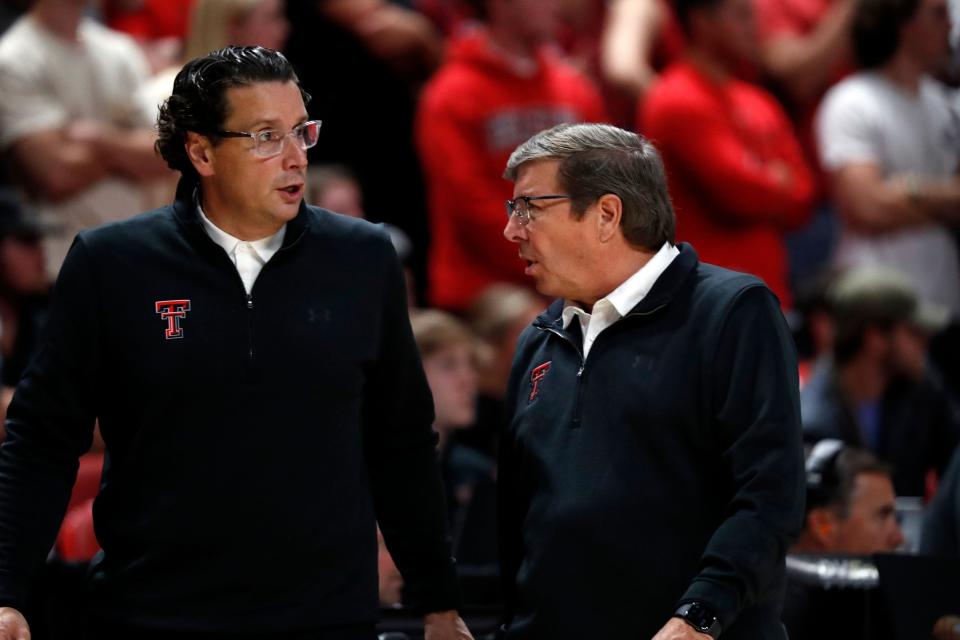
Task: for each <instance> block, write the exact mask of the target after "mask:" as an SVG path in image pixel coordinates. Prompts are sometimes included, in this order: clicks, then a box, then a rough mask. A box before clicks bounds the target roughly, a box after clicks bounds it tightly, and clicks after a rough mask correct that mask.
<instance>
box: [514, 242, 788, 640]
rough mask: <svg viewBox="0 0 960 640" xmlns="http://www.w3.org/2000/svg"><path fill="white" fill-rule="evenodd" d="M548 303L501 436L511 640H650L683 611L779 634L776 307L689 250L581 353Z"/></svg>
mask: <svg viewBox="0 0 960 640" xmlns="http://www.w3.org/2000/svg"><path fill="white" fill-rule="evenodd" d="M562 308H563V302H562V301H557V302H555V303H554V304H553V305H552V306H551V307H550V308H549V309H548V310H547V311H546V313H544V314H543V315H542V316H540V318H538V319H537V320H536V321H535V322H534V323H533V325H532V326H531V327H528V328H527V330H526V331H525V332H524V333H523V335H522V336H521V338H520V341H519V346H518V350H517V354H516V358H515V360H514V366H513V372H512V374H511V380H510V386H509V389H510V397H509V398H508V402H507V408H508V412H510V414H511V420H510V422H509V427H508V429H507V432H506V433H505V434H504V436H503V438H502V440H501V448H502V450H501V457H500V472H499V482H500V505H501V514H500V527H501V540H500V544H501V547H500V554H501V562H502V565H503V567H502V568H503V574H504V583H505V588H506V593H507V601H508V607H507V619H508V631H507V633H506V637H507V638H510V639H511V640H512V639H521V638H522V639H526V638H551V639H565V638H570V639H573V638H651V637H653V636H654V634H655V633H656V632H657V630H658V629H660V627H662V626H663V625H664V624H665V623H666V622H667V621H668V620H669V618H670V616H671V615H672V614H673V612H674V611H675V610H676V608H677V607H678V606H679V605H681V604H683V603H686V602H691V601H700V602H702V603H704V604H705V605H707V606H708V607H709V608H710V609H711V610H712V611H714V612H715V614H716V615H717V616H718V617H719V618H720V620H721V623H722V625H723V633H722V637H723V638H724V639H728V638H729V639H735V638H754V639H756V638H764V639H772V638H785V635H784V633H783V630H782V627H781V625H780V622H779V617H780V609H781V606H782V598H783V590H784V584H785V583H784V555H785V553H786V549H787V547H788V544H789V542H790V540H791V538H792V537H794V536H795V535H796V534H797V533H798V532H799V530H800V527H801V526H802V523H803V512H804V510H803V505H804V476H803V454H802V447H801V435H800V412H799V406H798V382H797V363H796V355H795V351H794V347H793V342H792V339H791V336H790V332H789V331H788V329H787V326H786V323H785V322H784V319H783V316H782V314H781V312H780V308H779V304H778V302H777V299H776V297H775V296H774V295H773V294H772V293H771V292H770V290H769V289H768V288H767V287H766V286H764V285H763V283H762V282H761V281H759V280H757V279H756V278H754V277H752V276H748V275H743V274H739V273H735V272H732V271H727V270H725V269H720V268H718V267H714V266H712V265H707V264H701V263H700V262H699V260H698V259H697V256H696V253H695V252H694V251H693V249H692V248H691V247H690V246H689V245H680V254H679V255H678V256H677V257H676V258H675V259H674V261H673V263H671V265H670V266H669V267H668V268H667V270H666V271H665V272H664V273H663V274H662V275H661V277H660V278H659V279H658V280H657V282H656V283H655V284H654V286H653V289H652V290H651V291H650V293H649V294H648V295H647V296H646V297H645V298H644V299H643V300H642V301H641V302H640V303H639V304H638V305H637V307H636V308H634V309H633V310H632V311H631V312H630V313H629V314H627V315H626V316H625V317H624V318H622V319H620V320H619V321H618V322H617V323H615V324H614V325H612V326H611V327H609V328H608V329H606V330H605V331H604V332H603V333H601V334H600V335H599V336H598V337H597V339H596V341H595V342H594V344H593V346H592V348H591V351H590V354H589V357H588V358H587V359H586V361H584V360H583V358H582V348H581V345H582V341H581V338H580V334H579V331H578V323H576V322H574V323H572V324H571V326H572V327H573V328H574V330H575V331H568V330H565V329H564V328H563V326H562V319H561V311H562Z"/></svg>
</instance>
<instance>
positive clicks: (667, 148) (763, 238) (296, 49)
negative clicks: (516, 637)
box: [0, 0, 960, 638]
mask: <svg viewBox="0 0 960 640" xmlns="http://www.w3.org/2000/svg"><path fill="white" fill-rule="evenodd" d="M951 16H952V20H951ZM951 24H952V25H953V27H951ZM958 25H960V2H957V1H952V4H951V0H406V1H402V0H396V1H394V2H390V1H389V0H286V1H284V0H99V1H94V0H34V1H33V2H30V1H28V0H7V1H6V2H5V3H4V4H2V5H0V154H2V158H3V163H2V166H0V358H2V365H0V382H2V385H3V386H2V396H0V400H2V407H5V406H6V404H7V403H8V402H9V400H10V397H11V396H12V393H13V389H14V388H15V386H16V384H17V381H18V379H19V376H20V374H21V373H22V371H23V369H24V368H25V367H26V366H27V364H28V362H29V359H30V355H31V353H32V352H33V349H34V347H35V346H36V344H37V342H38V341H39V340H40V339H41V338H40V336H41V335H42V326H43V322H44V315H45V309H46V301H47V297H48V295H49V290H50V287H51V285H52V283H53V282H54V280H55V278H56V274H57V271H58V269H59V266H60V263H61V262H62V260H63V258H64V256H65V254H66V251H67V250H68V248H69V247H70V243H71V241H72V239H73V237H74V235H75V234H76V233H77V232H78V231H79V230H81V229H83V228H87V227H90V226H93V225H98V224H103V223H107V222H110V221H114V220H120V219H123V218H127V217H130V216H132V215H135V214H137V213H140V212H142V211H145V210H148V209H150V208H153V207H155V206H159V205H161V204H163V203H165V202H168V201H170V200H171V199H172V197H173V194H174V190H175V186H176V176H175V174H174V173H173V172H171V171H170V170H169V169H168V168H167V167H165V166H164V165H163V163H162V161H161V160H160V159H159V157H158V156H157V155H156V154H155V153H154V148H153V144H154V139H155V133H154V124H155V120H156V116H157V112H158V107H159V105H160V104H161V103H162V102H163V100H164V98H165V97H166V96H167V95H168V94H169V92H170V89H171V87H172V83H173V78H174V76H175V75H176V73H177V71H178V70H179V68H180V67H181V66H182V65H183V63H184V62H185V61H187V60H189V59H191V58H193V57H195V56H197V55H201V54H202V53H205V52H207V51H210V50H213V49H218V48H220V47H222V46H225V45H227V44H251V45H252V44H257V45H262V46H265V47H269V48H273V49H278V50H281V51H283V52H285V54H286V55H287V56H288V58H289V59H290V60H291V61H292V62H293V64H294V66H295V67H296V68H297V70H298V74H299V75H300V79H301V81H302V84H303V86H304V88H305V89H306V90H307V91H309V92H310V93H311V94H312V96H313V99H312V101H311V102H310V104H309V107H308V108H309V112H310V116H311V118H315V119H318V120H322V121H323V123H324V124H323V130H322V132H321V134H320V142H319V144H318V145H317V146H316V147H315V148H313V149H312V150H311V156H310V160H311V169H310V172H309V188H308V194H307V201H308V202H309V203H311V204H316V205H318V206H322V207H324V208H327V209H330V210H331V211H334V212H337V213H339V214H343V215H351V216H357V217H364V218H368V219H370V220H372V221H374V222H378V223H383V224H384V225H386V226H387V228H388V230H389V231H390V234H391V237H392V238H393V240H394V245H395V248H396V249H397V252H398V254H399V255H400V257H401V259H402V260H403V263H404V265H405V267H406V270H407V278H408V285H409V286H408V295H409V301H410V307H411V320H412V325H413V329H414V334H415V338H416V341H417V344H418V346H419V348H420V351H421V356H422V359H423V364H424V368H425V371H426V374H427V377H428V380H429V383H430V386H431V389H432V391H433V394H434V401H435V409H436V422H435V425H434V427H435V429H436V431H437V433H438V456H439V459H440V460H441V463H442V469H443V474H444V480H445V483H446V488H447V492H448V499H447V504H448V511H449V517H450V521H451V525H452V532H453V536H454V543H455V549H456V555H457V557H458V559H459V562H460V564H461V565H462V566H463V567H473V568H480V569H482V568H484V567H486V568H490V567H493V568H495V567H496V564H497V550H496V546H497V544H496V524H495V518H496V471H495V470H496V457H497V434H498V432H499V431H500V429H501V428H502V420H503V418H502V409H501V403H502V399H503V396H504V394H505V392H506V388H507V384H508V377H509V371H510V362H511V358H512V353H513V346H514V344H515V342H516V339H517V337H518V336H519V334H520V332H521V331H522V330H523V329H524V328H525V327H526V326H527V325H528V324H529V323H530V322H531V321H532V320H533V319H534V318H535V317H536V316H537V315H538V314H539V312H540V311H541V310H542V309H543V308H544V307H545V303H546V301H544V300H543V299H541V298H540V297H538V296H537V294H536V293H535V292H534V291H533V290H532V288H531V283H530V282H529V280H528V279H527V278H526V277H525V276H524V265H523V263H522V261H521V260H520V259H519V258H518V256H517V254H516V249H515V247H513V246H512V245H511V244H510V243H509V242H507V241H506V240H505V239H504V238H503V228H504V225H505V223H506V220H507V219H506V217H505V216H504V213H503V211H504V208H503V206H504V205H503V202H504V201H505V200H506V199H508V198H511V197H512V187H511V185H510V183H509V182H508V181H506V180H504V179H503V178H502V173H503V171H504V167H505V164H506V160H507V157H508V156H509V154H510V152H511V151H512V150H513V149H514V148H515V147H516V146H517V145H518V144H519V143H521V142H523V141H525V140H526V139H527V138H529V137H530V136H531V135H533V134H534V133H536V132H538V131H540V130H542V129H545V128H548V127H551V126H553V125H555V124H558V123H561V122H578V121H583V122H610V123H613V124H616V125H618V126H622V127H626V128H633V129H634V130H637V131H638V132H640V133H641V134H643V135H645V136H647V137H648V138H649V139H650V140H651V141H652V142H653V143H654V144H655V145H656V146H657V148H658V149H659V150H660V152H661V153H662V155H663V158H664V162H665V164H666V168H667V171H668V178H669V182H670V190H671V195H672V197H673V199H674V204H675V207H676V210H677V218H678V231H677V240H678V241H679V242H689V243H691V244H692V245H693V247H694V248H695V250H696V251H697V252H698V254H699V256H700V257H701V259H702V260H704V261H705V262H711V263H715V264H719V265H721V266H725V267H729V268H732V269H736V270H740V271H745V272H749V273H752V274H755V275H757V276H759V277H761V278H763V279H764V280H765V281H766V283H767V284H768V285H769V286H770V287H771V289H772V290H773V291H774V292H775V293H776V294H777V296H778V297H779V299H780V302H781V305H782V308H783V311H784V313H785V314H786V316H787V318H788V321H789V322H790V325H791V327H792V329H793V330H794V334H795V337H796V341H797V349H798V353H799V355H800V359H801V371H800V373H801V383H802V389H801V399H802V400H801V401H802V407H801V410H802V418H803V429H804V437H805V439H806V440H807V443H808V445H809V447H808V449H809V451H810V459H809V461H808V490H809V492H810V493H809V496H808V505H807V512H808V516H807V528H806V529H805V531H804V533H803V536H802V537H801V539H800V540H799V541H798V542H797V544H796V547H795V549H794V550H793V552H795V553H796V554H800V555H803V554H859V555H870V554H874V553H878V552H890V551H895V550H900V551H902V552H908V553H919V552H924V553H932V554H938V555H943V556H955V557H956V556H960V449H958V445H960V405H958V402H957V398H958V397H960V329H958V328H960V250H958V242H960V91H958V89H957V87H958V84H960V44H958V40H960V30H958ZM0 435H2V431H0ZM97 448H98V447H97V445H96V444H95V445H94V451H93V452H91V454H88V458H89V459H88V460H86V461H85V462H84V464H83V465H82V466H81V472H80V478H79V481H78V484H77V488H76V490H75V492H74V499H73V501H72V503H71V510H70V514H69V515H68V518H67V521H66V522H65V524H64V529H63V531H62V532H61V536H60V539H59V541H58V547H57V550H56V551H55V554H56V555H58V556H59V557H61V558H64V559H67V560H84V559H87V558H89V557H90V556H91V555H92V554H93V553H95V552H96V550H97V543H96V539H95V537H94V536H93V533H92V529H91V528H90V521H91V518H92V515H91V514H92V506H91V505H92V500H93V498H94V497H95V495H96V492H97V484H98V474H99V465H100V464H101V463H102V452H100V451H98V450H97ZM909 498H914V499H915V500H914V501H913V502H904V499H909ZM904 504H913V505H916V504H919V505H920V506H919V508H914V509H912V510H911V509H905V508H904V507H903V506H902V505H904ZM907 512H909V517H912V518H914V520H915V522H916V525H917V526H916V527H913V528H911V529H909V530H908V528H907V527H906V526H905V523H904V521H903V520H898V517H897V516H898V513H900V515H901V516H902V515H903V514H904V513H907ZM380 566H381V600H382V602H383V604H384V606H388V607H392V606H396V605H399V604H400V603H401V602H402V580H401V579H400V578H399V574H397V572H396V569H395V568H393V567H392V565H391V562H390V559H389V554H388V553H387V551H386V550H385V549H384V550H383V552H382V554H381V564H380ZM480 573H481V574H482V571H481V572H480ZM957 578H958V582H960V576H957ZM802 591H803V590H802V589H801V590H795V591H792V592H791V593H790V594H788V606H787V612H786V614H785V621H786V622H787V623H788V626H790V627H791V631H792V632H793V634H792V637H799V638H803V637H828V636H823V635H817V634H818V633H820V634H822V631H814V630H810V629H806V630H805V629H804V628H803V626H802V624H801V623H800V622H799V621H801V620H805V619H809V616H806V614H805V613H804V611H805V609H804V607H808V606H811V605H810V602H809V598H807V597H806V596H805V595H804V594H803V593H802ZM491 599H492V600H495V596H492V597H491ZM958 610H960V606H958ZM944 613H948V612H944ZM953 613H957V611H954V612H953ZM941 626H943V625H941ZM945 628H946V631H943V633H944V634H945V635H943V636H942V637H960V636H950V635H948V634H949V633H951V629H954V627H951V626H950V625H946V627H945ZM954 631H956V629H954Z"/></svg>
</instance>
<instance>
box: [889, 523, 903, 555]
mask: <svg viewBox="0 0 960 640" xmlns="http://www.w3.org/2000/svg"><path fill="white" fill-rule="evenodd" d="M905 540H906V538H905V537H904V535H903V530H902V529H901V528H900V523H899V522H897V521H896V520H894V521H893V529H892V530H891V531H890V550H891V551H895V550H897V549H899V548H900V546H901V545H902V544H903V543H904V541H905Z"/></svg>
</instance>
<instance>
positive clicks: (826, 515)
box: [807, 508, 837, 551]
mask: <svg viewBox="0 0 960 640" xmlns="http://www.w3.org/2000/svg"><path fill="white" fill-rule="evenodd" d="M807 529H808V530H809V532H810V535H811V536H813V539H814V540H816V541H817V544H818V545H819V546H820V547H821V548H823V549H824V550H825V551H830V550H831V549H833V548H834V547H835V544H834V542H835V540H836V537H837V518H836V516H835V515H834V514H833V513H831V512H830V511H829V510H828V509H822V508H818V509H812V510H811V511H810V513H808V514H807Z"/></svg>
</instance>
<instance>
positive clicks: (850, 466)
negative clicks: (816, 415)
mask: <svg viewBox="0 0 960 640" xmlns="http://www.w3.org/2000/svg"><path fill="white" fill-rule="evenodd" d="M806 466H807V507H806V521H805V525H804V528H803V531H802V532H801V533H800V538H799V539H798V540H797V542H796V543H795V544H794V545H793V547H791V552H792V553H840V554H855V555H870V554H873V553H884V552H890V551H895V550H896V549H897V548H898V547H899V546H900V545H901V544H903V541H904V538H903V532H902V531H901V530H900V525H899V524H898V523H897V517H896V515H897V514H896V504H895V502H896V496H895V495H894V493H893V480H892V476H891V471H890V467H889V466H888V465H886V464H884V463H882V462H880V461H879V460H878V459H877V458H876V457H875V456H874V455H873V454H871V453H869V452H868V451H864V450H861V449H856V448H854V447H849V446H846V445H845V444H844V443H843V442H842V441H841V440H833V439H826V440H821V441H820V442H818V443H817V444H816V445H814V446H813V448H812V449H811V451H810V454H809V455H808V456H807V465H806Z"/></svg>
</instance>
